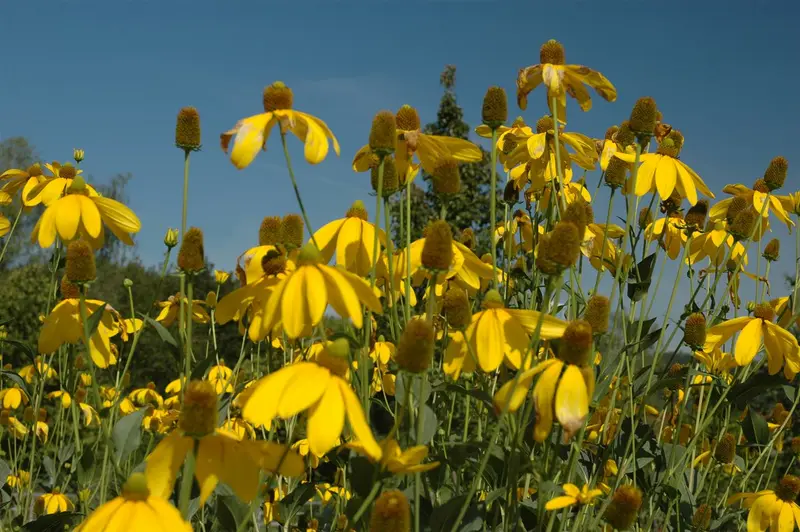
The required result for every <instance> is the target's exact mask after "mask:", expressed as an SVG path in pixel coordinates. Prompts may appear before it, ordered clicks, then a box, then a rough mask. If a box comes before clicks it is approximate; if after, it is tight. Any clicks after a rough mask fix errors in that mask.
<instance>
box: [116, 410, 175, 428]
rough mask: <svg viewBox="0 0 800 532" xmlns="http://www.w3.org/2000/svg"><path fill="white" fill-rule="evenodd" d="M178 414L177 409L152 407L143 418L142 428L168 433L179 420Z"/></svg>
mask: <svg viewBox="0 0 800 532" xmlns="http://www.w3.org/2000/svg"><path fill="white" fill-rule="evenodd" d="M126 415H127V414H126ZM178 415H179V413H178V412H177V411H175V410H164V409H163V408H153V407H150V408H149V409H148V413H147V414H146V415H145V416H144V417H143V418H142V428H143V429H144V430H147V431H149V432H157V433H159V434H166V433H167V432H169V431H171V430H172V429H173V428H174V426H175V422H176V421H178Z"/></svg>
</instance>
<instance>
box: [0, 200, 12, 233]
mask: <svg viewBox="0 0 800 532" xmlns="http://www.w3.org/2000/svg"><path fill="white" fill-rule="evenodd" d="M0 205H2V203H0ZM10 230H11V222H9V221H8V218H6V217H5V216H3V215H2V214H0V236H5V235H7V234H8V232H9V231H10Z"/></svg>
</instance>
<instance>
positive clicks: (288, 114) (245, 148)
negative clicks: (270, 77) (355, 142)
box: [220, 81, 339, 170]
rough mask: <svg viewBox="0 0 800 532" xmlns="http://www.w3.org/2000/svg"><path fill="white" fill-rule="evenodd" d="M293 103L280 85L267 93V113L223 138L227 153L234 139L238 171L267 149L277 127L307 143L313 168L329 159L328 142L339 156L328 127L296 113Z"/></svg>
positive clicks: (288, 91) (244, 122) (242, 122)
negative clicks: (272, 133)
mask: <svg viewBox="0 0 800 532" xmlns="http://www.w3.org/2000/svg"><path fill="white" fill-rule="evenodd" d="M292 99H293V97H292V91H291V89H289V88H288V87H287V86H286V85H284V84H283V83H281V82H280V81H276V82H275V83H273V84H272V85H270V86H269V87H266V88H265V89H264V111H265V112H264V113H261V114H257V115H253V116H250V117H248V118H244V119H242V120H240V121H239V122H237V123H236V125H235V126H234V127H233V129H231V130H229V131H226V132H225V133H223V134H222V135H220V143H221V145H222V150H223V151H224V152H225V153H228V148H229V144H230V142H231V139H233V147H232V148H231V162H232V163H233V165H234V166H236V168H238V169H239V170H241V169H242V168H246V167H247V166H248V165H249V164H250V163H251V162H253V159H255V157H256V155H257V154H258V152H259V151H260V150H262V149H265V148H266V145H267V139H268V138H269V134H270V131H271V130H272V128H273V127H274V126H275V125H276V124H279V125H280V128H281V133H286V132H291V133H293V134H294V135H295V136H296V137H297V138H298V139H300V140H301V141H302V142H304V143H305V158H306V161H308V162H309V163H311V164H317V163H320V162H322V161H323V160H324V159H325V156H326V155H328V139H331V141H332V142H333V149H334V151H336V155H339V141H337V140H336V137H334V136H333V133H332V132H331V130H330V129H329V128H328V126H327V124H325V122H323V121H322V120H320V119H319V118H317V117H316V116H312V115H310V114H306V113H302V112H300V111H295V110H293V109H292Z"/></svg>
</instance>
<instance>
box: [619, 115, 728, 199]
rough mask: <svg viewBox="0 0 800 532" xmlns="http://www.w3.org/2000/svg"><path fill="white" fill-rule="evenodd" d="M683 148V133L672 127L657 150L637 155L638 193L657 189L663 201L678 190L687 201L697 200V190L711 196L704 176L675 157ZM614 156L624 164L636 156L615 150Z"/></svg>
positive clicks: (642, 194) (630, 161)
mask: <svg viewBox="0 0 800 532" xmlns="http://www.w3.org/2000/svg"><path fill="white" fill-rule="evenodd" d="M682 147H683V135H681V134H680V132H678V131H677V130H675V129H673V130H672V131H671V132H670V133H669V135H667V137H666V138H665V139H664V140H663V141H662V142H661V144H660V145H659V147H658V149H657V150H656V153H643V154H641V155H640V156H639V163H640V164H639V170H638V172H637V174H636V189H635V190H634V192H635V193H636V195H637V196H644V195H645V194H647V193H649V192H656V191H658V195H659V196H661V199H662V200H668V199H669V198H670V196H672V193H673V191H675V190H677V191H678V194H679V195H680V197H682V198H686V199H687V200H688V201H689V203H691V204H692V205H694V204H695V203H697V193H698V192H700V193H701V194H703V195H705V196H707V197H709V198H713V197H714V194H713V193H712V192H711V191H710V190H709V189H708V187H707V186H706V184H705V183H704V182H703V179H702V178H701V177H700V176H699V175H697V172H695V171H694V170H692V169H691V168H690V167H689V166H688V165H687V164H686V163H684V162H683V161H681V160H680V159H678V156H679V155H680V151H681V148H682ZM614 156H615V157H617V158H619V159H622V160H623V161H625V162H626V163H633V162H634V161H635V160H636V155H635V154H631V153H627V152H625V153H623V152H616V153H615V154H614Z"/></svg>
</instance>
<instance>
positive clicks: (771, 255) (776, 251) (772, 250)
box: [763, 238, 781, 262]
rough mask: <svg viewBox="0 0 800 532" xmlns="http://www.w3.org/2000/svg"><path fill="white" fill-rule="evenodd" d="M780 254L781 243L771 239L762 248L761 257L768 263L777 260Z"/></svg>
mask: <svg viewBox="0 0 800 532" xmlns="http://www.w3.org/2000/svg"><path fill="white" fill-rule="evenodd" d="M780 254H781V241H780V240H778V239H777V238H773V239H772V240H770V241H769V242H767V245H766V246H764V254H763V257H764V258H765V259H767V260H768V261H770V262H774V261H776V260H778V257H779V256H780Z"/></svg>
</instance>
